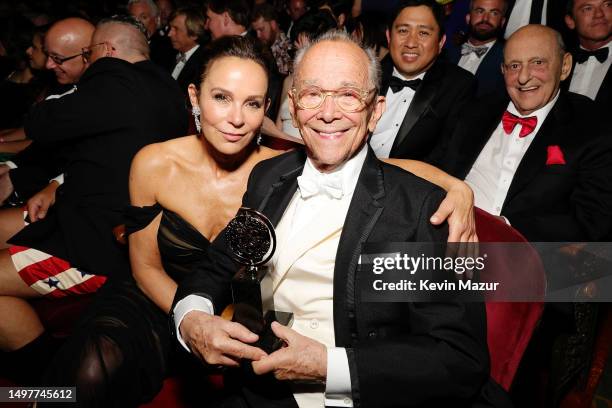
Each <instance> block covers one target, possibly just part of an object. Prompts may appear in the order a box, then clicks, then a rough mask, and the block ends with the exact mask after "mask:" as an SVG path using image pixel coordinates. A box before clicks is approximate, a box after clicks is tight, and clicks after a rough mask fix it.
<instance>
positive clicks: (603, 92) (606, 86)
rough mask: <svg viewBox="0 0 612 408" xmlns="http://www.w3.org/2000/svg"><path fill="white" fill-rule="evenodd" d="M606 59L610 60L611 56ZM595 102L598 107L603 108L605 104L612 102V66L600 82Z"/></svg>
mask: <svg viewBox="0 0 612 408" xmlns="http://www.w3.org/2000/svg"><path fill="white" fill-rule="evenodd" d="M608 58H612V55H611V56H608ZM595 102H597V103H599V104H600V106H605V104H606V103H610V102H612V66H610V67H608V72H607V73H606V76H605V77H604V79H603V81H602V82H601V85H600V87H599V91H597V96H596V97H595Z"/></svg>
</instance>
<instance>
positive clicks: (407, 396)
mask: <svg viewBox="0 0 612 408" xmlns="http://www.w3.org/2000/svg"><path fill="white" fill-rule="evenodd" d="M304 163H305V155H304V153H303V152H301V151H294V152H291V153H287V154H284V155H281V156H279V157H277V158H274V159H271V160H267V161H264V162H262V163H260V164H259V165H257V166H256V167H255V169H254V170H253V172H252V173H251V176H250V179H249V184H248V188H247V192H246V194H245V196H244V200H243V206H246V207H251V208H256V209H258V210H260V211H262V212H263V213H264V214H265V215H266V216H267V217H268V218H269V219H270V220H271V222H272V223H273V224H274V225H276V224H277V223H278V222H279V220H280V218H281V217H282V215H283V213H284V211H285V209H286V207H287V205H288V204H289V202H290V200H291V198H292V197H293V196H294V193H295V192H296V189H297V177H298V176H299V175H300V174H301V173H302V169H303V167H304ZM442 195H443V194H442V191H441V190H439V189H438V188H437V187H435V186H433V185H431V184H429V183H428V182H425V181H424V180H421V179H419V178H417V177H415V176H414V175H412V174H410V173H407V172H404V171H402V170H400V169H398V168H396V167H393V166H389V165H386V164H383V163H382V162H380V161H378V160H377V159H376V158H375V156H374V153H373V152H372V151H371V150H370V151H369V152H368V156H367V158H366V161H365V164H364V166H363V168H362V170H361V174H360V176H359V180H358V182H357V186H356V189H355V192H354V195H353V198H352V201H351V204H350V207H349V209H348V213H347V215H346V219H345V223H344V229H343V231H342V235H341V238H340V243H339V245H338V250H337V254H336V262H335V268H334V283H333V289H334V295H333V309H334V311H333V322H334V330H335V344H336V345H337V346H338V347H345V348H346V350H347V355H348V361H349V367H350V375H351V384H352V397H353V402H354V404H355V407H360V406H364V407H370V406H376V407H385V406H404V407H414V406H428V407H429V406H457V405H460V404H461V403H462V402H463V401H470V400H471V399H472V398H474V395H475V394H477V393H478V392H479V390H480V388H481V387H482V385H483V384H484V383H486V382H487V377H488V374H487V373H488V353H487V351H486V335H485V320H484V319H485V315H484V308H483V305H482V304H477V303H472V304H459V303H454V302H448V303H444V304H441V303H437V304H436V303H421V304H412V303H367V304H365V303H363V302H362V301H361V300H360V297H361V295H360V294H361V290H362V287H361V285H364V283H363V280H360V279H359V276H358V275H359V268H358V262H359V255H360V244H361V243H364V242H392V241H396V242H398V241H440V240H445V239H446V233H447V230H446V228H434V227H432V226H431V225H430V223H429V221H428V219H429V216H430V214H432V212H433V211H434V210H435V209H436V207H437V204H438V203H439V202H440V199H441V198H442ZM281 245H290V243H288V242H279V246H281ZM236 270H237V265H236V264H235V263H234V262H233V261H232V259H231V258H230V257H229V256H228V254H227V252H226V249H225V234H224V233H221V235H220V236H219V238H217V240H215V242H214V243H213V244H212V245H211V247H210V252H209V257H208V258H207V259H204V260H203V261H202V264H201V266H200V267H199V268H198V269H197V270H196V272H195V273H193V274H191V276H190V277H189V278H188V279H186V280H185V281H183V282H181V284H180V285H179V288H178V291H177V294H176V297H175V304H176V302H178V301H179V300H181V299H183V298H184V297H186V296H188V295H190V294H199V295H202V296H205V297H207V298H209V299H211V300H212V302H213V304H214V309H215V311H216V312H217V313H219V312H220V311H222V310H223V308H224V307H225V306H226V305H227V304H228V303H229V302H230V301H231V294H230V290H229V288H230V286H229V285H230V279H231V278H232V276H233V274H234V273H235V272H236ZM257 380H259V381H257ZM239 388H240V387H239ZM240 391H241V393H242V397H243V398H244V399H246V401H248V404H249V406H252V407H258V406H261V407H268V406H272V405H271V404H272V402H274V404H275V405H273V406H287V407H290V406H295V401H294V400H293V397H292V395H291V394H290V392H289V389H288V387H286V384H284V383H281V382H277V381H274V380H273V379H271V378H270V377H263V378H259V379H252V382H249V381H244V382H242V388H240Z"/></svg>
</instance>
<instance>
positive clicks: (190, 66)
mask: <svg viewBox="0 0 612 408" xmlns="http://www.w3.org/2000/svg"><path fill="white" fill-rule="evenodd" d="M204 59H205V53H204V46H203V45H200V46H199V47H198V49H197V50H195V52H194V53H193V55H192V56H191V57H190V58H189V59H188V60H187V62H186V63H185V66H184V67H183V70H182V71H181V73H180V74H179V76H178V78H177V79H176V82H178V84H179V88H181V92H183V94H184V95H187V88H188V87H189V84H196V83H198V82H199V81H200V75H201V74H202V67H203V66H204ZM175 65H176V64H175ZM173 69H174V66H173V67H172V69H171V70H170V72H172V70H173Z"/></svg>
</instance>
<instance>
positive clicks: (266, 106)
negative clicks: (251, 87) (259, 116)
mask: <svg viewBox="0 0 612 408" xmlns="http://www.w3.org/2000/svg"><path fill="white" fill-rule="evenodd" d="M271 104H272V99H270V98H266V105H265V107H264V112H266V113H268V109H270V105H271Z"/></svg>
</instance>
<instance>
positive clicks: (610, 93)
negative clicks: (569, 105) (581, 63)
mask: <svg viewBox="0 0 612 408" xmlns="http://www.w3.org/2000/svg"><path fill="white" fill-rule="evenodd" d="M572 55H573V56H574V60H573V65H572V72H571V74H570V76H569V77H568V78H566V79H565V81H563V82H562V83H561V84H562V86H563V88H564V89H566V90H567V89H569V86H570V84H571V83H572V77H573V76H574V69H575V68H576V58H575V52H572ZM608 58H612V55H609V56H608ZM595 103H596V104H597V106H598V107H599V108H600V109H601V110H603V111H604V113H606V114H607V113H608V112H607V110H608V109H610V107H611V106H612V69H610V68H608V72H607V73H606V76H605V77H604V79H603V81H602V82H601V85H600V86H599V90H598V91H597V95H596V96H595Z"/></svg>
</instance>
